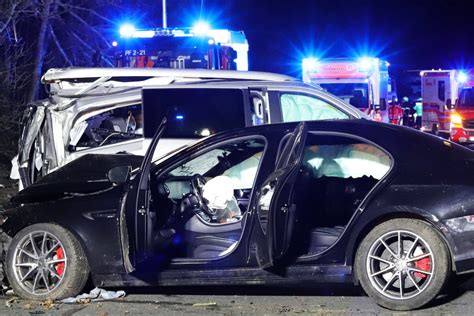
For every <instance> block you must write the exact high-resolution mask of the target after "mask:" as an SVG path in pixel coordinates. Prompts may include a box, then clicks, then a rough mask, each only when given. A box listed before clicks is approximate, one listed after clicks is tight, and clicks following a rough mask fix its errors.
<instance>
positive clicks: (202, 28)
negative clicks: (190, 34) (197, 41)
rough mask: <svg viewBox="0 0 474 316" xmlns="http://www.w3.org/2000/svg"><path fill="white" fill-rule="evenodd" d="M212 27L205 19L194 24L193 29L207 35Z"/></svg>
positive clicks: (197, 33)
mask: <svg viewBox="0 0 474 316" xmlns="http://www.w3.org/2000/svg"><path fill="white" fill-rule="evenodd" d="M210 29H211V27H210V26H209V24H207V23H206V22H204V21H199V22H197V23H196V24H194V26H193V31H194V33H195V34H196V35H206V34H207V32H209V30H210Z"/></svg>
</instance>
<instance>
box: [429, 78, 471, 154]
mask: <svg viewBox="0 0 474 316" xmlns="http://www.w3.org/2000/svg"><path fill="white" fill-rule="evenodd" d="M420 75H421V96H422V102H423V105H422V106H423V115H422V130H424V131H428V132H433V133H435V134H438V133H441V134H445V135H449V138H450V139H451V140H452V141H454V142H457V143H460V144H466V145H467V144H474V70H469V71H467V72H465V71H459V70H453V69H451V70H426V71H422V72H421V73H420Z"/></svg>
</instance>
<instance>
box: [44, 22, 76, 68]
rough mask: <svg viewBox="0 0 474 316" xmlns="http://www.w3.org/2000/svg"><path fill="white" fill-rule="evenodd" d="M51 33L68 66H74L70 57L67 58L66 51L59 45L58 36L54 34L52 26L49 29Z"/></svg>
mask: <svg viewBox="0 0 474 316" xmlns="http://www.w3.org/2000/svg"><path fill="white" fill-rule="evenodd" d="M49 33H50V34H51V37H52V39H53V41H54V43H55V44H56V47H57V48H58V50H59V52H60V53H61V55H62V56H63V58H64V60H65V61H66V63H67V64H68V66H72V62H71V60H70V59H69V57H67V54H66V52H65V51H64V49H63V48H62V46H61V44H59V41H58V38H57V37H56V34H55V33H54V30H53V27H52V26H50V27H49Z"/></svg>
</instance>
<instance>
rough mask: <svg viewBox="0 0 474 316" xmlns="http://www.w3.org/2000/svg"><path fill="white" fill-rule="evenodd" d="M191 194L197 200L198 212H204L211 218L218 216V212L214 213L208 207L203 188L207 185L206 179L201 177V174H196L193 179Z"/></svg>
mask: <svg viewBox="0 0 474 316" xmlns="http://www.w3.org/2000/svg"><path fill="white" fill-rule="evenodd" d="M190 182H191V194H192V195H193V197H194V198H195V199H196V201H197V203H198V205H197V206H198V208H197V211H202V212H203V213H205V214H206V215H207V216H209V217H211V218H212V217H214V216H215V215H216V213H217V212H216V211H214V210H213V209H212V208H210V207H209V206H207V203H206V201H205V199H204V198H203V196H202V188H203V187H204V185H205V184H206V182H207V181H206V179H205V178H204V177H203V176H201V175H200V174H196V175H194V176H193V177H192V178H191V181H190Z"/></svg>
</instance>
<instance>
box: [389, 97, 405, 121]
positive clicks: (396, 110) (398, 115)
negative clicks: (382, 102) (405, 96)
mask: <svg viewBox="0 0 474 316" xmlns="http://www.w3.org/2000/svg"><path fill="white" fill-rule="evenodd" d="M402 118H403V109H402V107H401V106H400V105H399V104H397V99H396V98H395V97H393V98H392V102H390V106H389V108H388V120H389V122H390V123H392V124H396V125H400V123H401V120H402Z"/></svg>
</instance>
